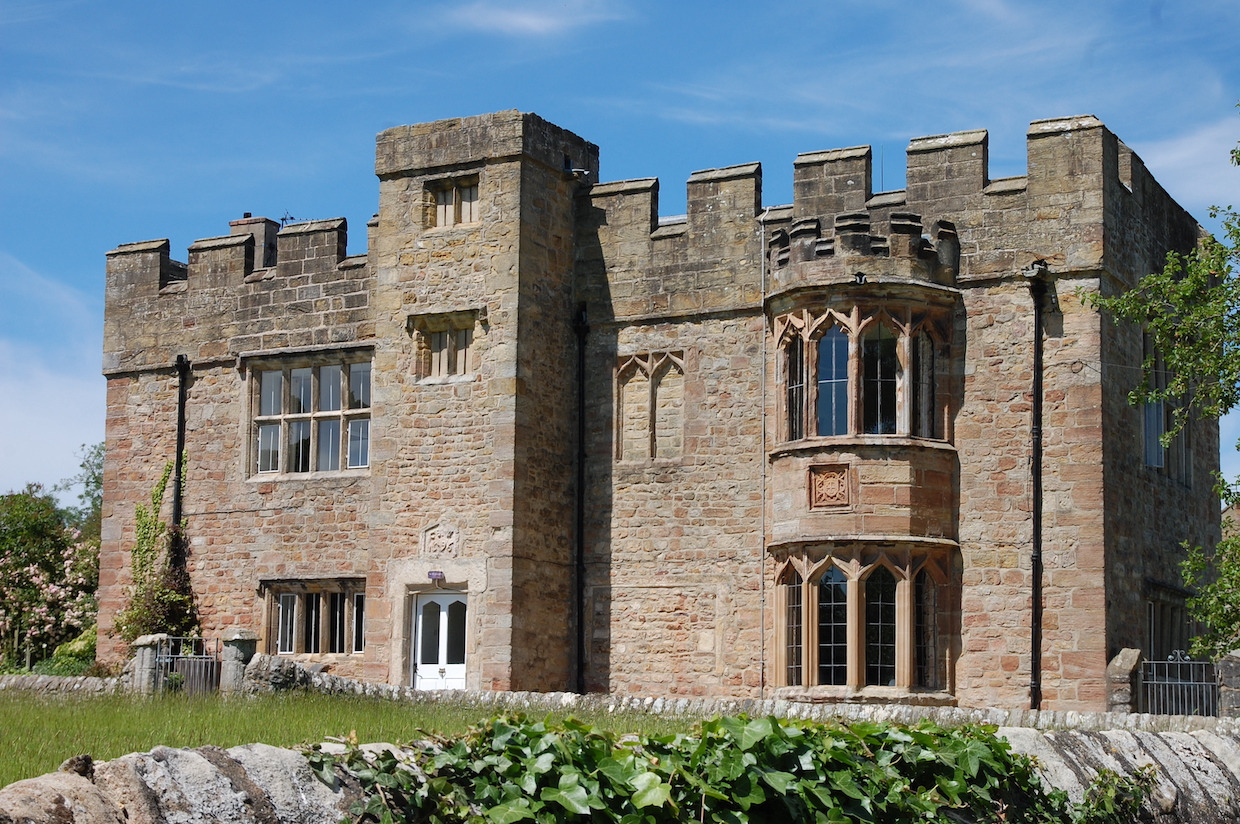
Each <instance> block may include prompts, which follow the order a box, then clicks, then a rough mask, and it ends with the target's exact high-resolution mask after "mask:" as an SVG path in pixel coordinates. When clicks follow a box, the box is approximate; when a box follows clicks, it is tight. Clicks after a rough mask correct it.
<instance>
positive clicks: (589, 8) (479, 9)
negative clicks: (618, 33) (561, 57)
mask: <svg viewBox="0 0 1240 824" xmlns="http://www.w3.org/2000/svg"><path fill="white" fill-rule="evenodd" d="M626 16H627V12H626V10H625V8H624V6H623V5H621V4H619V3H616V2H611V1H610V0H560V1H559V2H550V1H548V0H533V1H532V2H531V1H530V0H527V1H526V2H517V3H510V2H500V0H475V2H472V3H465V4H463V5H454V6H453V7H452V8H450V9H448V10H446V11H445V13H444V15H443V19H444V21H445V22H448V23H452V24H455V25H457V26H460V27H461V28H467V29H475V30H478V31H488V32H493V33H496V34H502V35H507V36H510V37H545V36H550V35H557V34H563V33H565V32H568V31H571V30H574V29H580V28H585V27H587V26H593V25H597V24H599V23H605V22H609V21H613V20H620V19H623V18H624V17H626Z"/></svg>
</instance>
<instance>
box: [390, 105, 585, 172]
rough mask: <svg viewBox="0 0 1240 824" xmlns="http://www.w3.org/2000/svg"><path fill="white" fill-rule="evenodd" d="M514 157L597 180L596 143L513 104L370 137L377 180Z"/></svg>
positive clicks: (472, 165) (443, 170)
mask: <svg viewBox="0 0 1240 824" xmlns="http://www.w3.org/2000/svg"><path fill="white" fill-rule="evenodd" d="M518 157H527V158H530V159H532V160H534V161H537V162H539V163H541V164H543V165H545V166H548V167H549V168H552V169H558V170H562V171H564V172H565V173H570V174H571V173H572V172H573V171H574V170H581V171H583V172H584V173H585V176H586V177H587V178H588V180H589V181H590V182H595V181H597V180H598V168H599V167H598V146H596V145H594V144H593V143H591V142H589V141H588V140H584V139H583V138H581V137H579V136H577V135H576V134H573V133H572V132H570V131H568V130H567V129H562V128H560V127H559V126H556V125H555V124H553V123H549V122H548V121H546V120H543V119H542V118H541V117H539V116H538V115H536V114H532V113H525V112H519V111H517V110H516V109H509V110H507V111H502V112H494V113H492V114H483V115H475V116H473V117H455V118H450V119H446V120H436V121H433V122H431V123H418V124H415V125H412V126H397V127H395V128H392V129H387V130H385V131H383V132H380V133H379V136H378V137H377V138H376V140H375V174H376V175H377V176H378V177H379V179H380V180H384V179H387V178H391V177H397V176H401V175H408V174H415V175H416V174H450V173H451V172H453V171H455V170H463V169H469V168H471V167H472V168H476V167H477V166H478V165H480V164H483V163H487V162H494V161H499V160H512V159H515V158H518Z"/></svg>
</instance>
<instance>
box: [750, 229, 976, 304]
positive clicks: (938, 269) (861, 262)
mask: <svg viewBox="0 0 1240 824" xmlns="http://www.w3.org/2000/svg"><path fill="white" fill-rule="evenodd" d="M887 223H888V225H889V227H890V232H889V233H888V234H874V233H872V232H871V226H872V221H871V215H870V213H869V212H868V211H861V212H848V213H845V214H839V215H836V216H835V226H834V232H833V233H830V234H827V233H824V232H823V231H822V223H821V221H820V220H819V219H818V218H801V219H799V220H796V221H794V222H793V223H792V225H791V226H790V227H789V228H787V229H783V228H780V229H776V230H775V231H774V232H772V233H771V235H770V237H769V238H768V240H767V265H768V267H769V275H768V282H767V294H768V295H769V296H775V295H779V294H781V293H783V292H787V291H789V290H794V289H802V288H805V287H812V286H830V285H836V284H862V283H879V282H886V281H910V282H913V281H919V282H922V283H931V284H938V285H940V286H954V285H955V282H956V274H957V272H958V271H959V268H960V238H959V237H958V235H957V234H956V227H955V225H954V224H953V223H952V222H951V221H947V220H938V221H935V223H934V224H933V225H932V226H930V227H928V228H927V229H926V230H925V231H923V226H922V219H921V217H920V216H919V215H915V214H911V213H909V212H894V213H892V214H891V215H890V217H889V219H888V221H887Z"/></svg>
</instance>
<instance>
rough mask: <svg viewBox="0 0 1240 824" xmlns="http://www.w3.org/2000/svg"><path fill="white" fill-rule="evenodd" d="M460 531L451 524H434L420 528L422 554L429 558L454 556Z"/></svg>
mask: <svg viewBox="0 0 1240 824" xmlns="http://www.w3.org/2000/svg"><path fill="white" fill-rule="evenodd" d="M459 543H460V531H459V530H458V529H457V528H456V527H455V526H452V525H451V524H434V525H433V526H428V527H427V528H426V529H424V530H422V555H424V556H426V557H429V558H455V557H456V554H457V549H458V545H459Z"/></svg>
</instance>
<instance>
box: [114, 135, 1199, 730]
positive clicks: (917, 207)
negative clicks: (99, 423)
mask: <svg viewBox="0 0 1240 824" xmlns="http://www.w3.org/2000/svg"><path fill="white" fill-rule="evenodd" d="M1028 145H1029V168H1028V174H1027V175H1025V176H1023V177H1019V178H1008V179H1001V180H990V179H989V177H988V166H987V157H986V146H987V143H986V133H985V132H982V131H978V132H964V133H957V134H952V135H944V136H937V137H929V138H919V139H916V140H914V141H912V143H911V144H910V146H909V156H908V173H907V186H906V188H905V189H904V190H902V191H897V192H882V193H875V192H873V191H872V189H871V179H872V178H871V154H870V150H869V148H868V147H857V148H851V149H839V150H833V151H826V152H815V153H811V154H805V155H801V156H800V157H798V158H797V159H796V162H795V163H794V167H793V181H794V202H793V203H792V204H791V205H786V206H770V207H764V206H763V203H762V194H761V180H762V170H761V168H760V167H759V166H758V165H756V164H752V165H742V166H734V167H730V168H725V169H714V170H707V171H704V172H698V173H695V174H694V175H693V176H692V177H691V178H690V179H689V181H688V199H687V214H686V215H685V216H683V217H681V218H674V219H660V218H659V212H658V208H659V207H658V192H659V182H658V181H657V180H653V179H650V180H632V181H622V182H617V183H598V182H596V181H597V180H598V168H599V167H598V149H597V148H596V147H595V146H593V145H592V144H590V143H588V142H586V141H584V140H582V139H581V138H579V137H577V136H576V135H573V134H571V133H569V132H567V131H564V130H562V129H559V128H558V127H556V126H553V125H551V124H549V123H547V122H545V121H543V120H541V119H539V118H538V117H537V116H535V115H529V114H521V113H517V112H501V113H497V114H491V115H483V116H480V117H472V118H463V119H458V120H447V121H439V122H436V123H428V124H421V125H417V126H407V127H401V128H397V129H391V130H388V131H386V132H384V133H382V134H381V135H380V136H379V138H378V147H377V152H376V173H377V175H378V177H379V209H378V214H377V215H376V217H375V219H373V220H372V221H371V222H370V224H369V226H368V229H369V237H368V244H367V252H366V254H364V255H357V256H352V257H350V256H347V254H346V226H345V222H344V221H343V220H335V221H319V222H315V223H306V224H294V225H288V226H284V227H281V226H279V224H276V223H274V222H272V221H270V220H266V219H264V218H253V217H249V216H246V217H245V218H243V219H241V220H238V221H234V222H233V223H232V224H231V227H230V234H229V235H227V236H224V237H220V238H211V239H207V240H202V241H198V242H197V243H195V244H194V245H193V246H192V247H191V248H190V250H189V259H188V263H187V264H181V263H178V262H176V261H173V260H172V259H171V257H170V250H169V244H168V242H167V241H151V242H145V243H135V244H125V245H122V246H120V247H118V248H117V249H115V250H113V251H112V252H110V253H109V255H108V282H107V289H108V293H107V311H106V323H105V342H104V371H105V374H106V375H107V377H108V422H107V460H106V464H105V505H104V506H105V510H104V515H105V527H104V529H105V531H104V549H103V560H102V571H101V602H102V610H101V612H102V616H101V623H100V628H101V634H102V635H101V637H108V634H109V632H110V631H111V629H112V624H111V622H112V620H113V617H114V615H115V613H116V611H117V610H118V609H119V608H120V607H121V605H122V604H123V603H124V598H125V593H126V587H127V585H128V580H129V578H128V568H127V563H128V553H127V551H126V550H127V547H128V546H129V545H130V543H131V541H132V534H133V508H134V505H135V504H136V503H138V502H140V501H143V500H145V499H146V497H147V495H148V494H149V490H150V487H151V485H152V484H153V483H154V482H155V480H156V479H157V478H158V477H159V474H160V472H161V471H162V468H163V465H164V463H165V462H166V461H170V460H172V458H173V456H174V452H175V432H176V419H177V373H176V369H175V362H176V358H177V356H178V355H183V356H185V357H186V358H188V360H189V361H190V364H191V376H192V377H191V385H190V387H189V392H188V398H187V402H186V405H185V418H186V422H187V436H186V453H187V456H188V463H187V465H186V467H187V468H186V478H185V499H184V510H185V517H186V521H187V534H188V536H189V538H190V541H191V554H190V558H189V567H190V574H191V578H192V580H193V582H194V587H195V591H196V592H197V594H198V599H199V606H200V609H201V612H202V615H203V619H204V624H205V626H204V630H205V631H206V632H207V633H208V634H217V633H220V632H222V631H224V630H225V629H227V628H231V627H235V628H240V629H250V630H254V631H256V632H258V633H259V634H260V636H261V638H262V640H261V642H260V649H261V650H263V651H265V652H268V653H272V654H277V653H279V654H287V655H290V656H293V657H295V658H297V659H298V660H302V661H303V662H310V663H313V662H318V663H325V664H328V665H329V666H330V667H331V668H332V670H333V671H335V672H338V673H340V674H342V675H349V676H358V677H363V678H366V679H368V680H372V681H379V682H388V683H393V684H410V683H412V684H414V685H415V686H419V687H421V688H427V689H430V688H445V687H447V688H452V687H460V688H471V689H526V690H559V689H571V688H574V687H575V686H576V685H577V684H578V683H581V684H583V685H584V686H585V687H586V688H588V689H590V690H607V691H611V692H619V693H645V694H659V695H669V696H733V697H760V696H765V697H773V696H779V697H783V698H792V699H800V700H816V701H871V700H873V701H888V700H897V701H908V702H914V703H934V704H952V703H957V704H960V705H964V706H983V705H993V706H1003V707H1020V706H1026V705H1028V703H1029V700H1030V685H1031V680H1033V678H1034V675H1035V673H1034V672H1033V667H1034V666H1035V664H1038V662H1037V658H1038V657H1040V664H1039V665H1038V672H1037V673H1036V675H1037V676H1038V679H1037V680H1038V681H1039V682H1040V688H1041V695H1042V701H1043V706H1045V707H1046V708H1048V709H1105V707H1106V680H1105V668H1106V663H1107V660H1108V659H1109V657H1111V656H1112V655H1113V654H1114V653H1115V652H1117V651H1118V650H1119V649H1121V648H1124V647H1138V648H1145V649H1150V648H1151V642H1150V639H1149V638H1147V635H1148V634H1149V633H1150V632H1154V633H1157V634H1159V635H1160V637H1165V636H1168V632H1169V631H1168V629H1167V628H1166V627H1163V626H1154V624H1157V623H1158V621H1160V620H1164V618H1165V616H1167V615H1173V614H1175V608H1176V607H1177V604H1178V601H1177V599H1182V595H1183V593H1182V592H1181V591H1180V590H1178V589H1177V583H1178V580H1179V578H1178V573H1177V570H1176V562H1177V560H1178V559H1177V553H1178V549H1177V548H1178V546H1179V544H1180V542H1181V541H1182V540H1184V539H1188V540H1190V541H1193V542H1206V541H1208V540H1209V539H1210V538H1211V537H1212V536H1213V535H1215V534H1216V532H1217V529H1218V516H1217V511H1216V507H1215V501H1214V500H1213V498H1212V495H1211V492H1210V481H1209V479H1210V477H1211V472H1212V470H1213V469H1214V468H1215V466H1216V463H1217V429H1216V428H1215V427H1214V426H1213V425H1212V424H1208V423H1205V422H1197V423H1195V424H1194V425H1193V427H1192V430H1191V432H1189V434H1188V436H1187V437H1186V439H1185V441H1184V442H1182V443H1178V444H1175V445H1173V446H1172V447H1170V448H1168V449H1165V450H1162V449H1161V448H1154V449H1152V450H1151V449H1147V448H1146V444H1145V441H1146V439H1147V438H1149V437H1150V433H1152V432H1154V430H1156V429H1157V425H1158V418H1157V416H1156V415H1154V416H1153V417H1151V413H1150V412H1149V411H1147V410H1143V409H1141V408H1136V407H1132V406H1130V405H1129V404H1128V403H1127V400H1126V396H1127V393H1128V391H1129V390H1130V389H1131V388H1132V387H1133V386H1134V385H1135V384H1136V382H1137V380H1138V379H1139V374H1140V364H1141V360H1142V353H1143V350H1142V340H1141V335H1140V331H1139V330H1134V329H1128V328H1123V327H1117V326H1115V325H1114V324H1112V323H1111V322H1110V320H1109V319H1107V318H1105V317H1102V316H1100V315H1099V314H1098V313H1097V312H1096V311H1095V310H1093V309H1092V308H1090V307H1089V306H1088V305H1086V304H1085V303H1084V302H1083V300H1082V297H1083V295H1086V294H1088V293H1090V292H1094V291H1102V292H1104V293H1107V294H1112V293H1115V292H1117V291H1119V290H1122V289H1124V288H1127V286H1129V285H1131V284H1132V283H1133V282H1135V279H1136V278H1137V277H1139V276H1140V275H1141V274H1144V273H1145V272H1147V271H1152V270H1153V269H1155V268H1157V267H1158V266H1159V265H1160V264H1161V260H1162V258H1163V256H1164V255H1165V253H1166V251H1167V250H1168V249H1185V248H1188V247H1190V246H1191V244H1192V243H1193V242H1194V240H1195V238H1196V236H1197V232H1198V231H1199V229H1198V227H1197V225H1196V223H1195V222H1194V221H1193V220H1192V219H1191V218H1190V217H1189V216H1188V215H1187V214H1186V213H1185V212H1184V211H1183V210H1182V209H1181V208H1180V207H1179V206H1177V205H1176V204H1175V203H1174V202H1173V201H1172V200H1171V199H1170V198H1169V197H1168V196H1167V194H1166V193H1165V192H1164V191H1163V190H1162V189H1161V188H1160V187H1159V186H1158V184H1157V183H1156V182H1154V180H1153V179H1152V178H1151V177H1150V175H1149V174H1148V173H1147V172H1146V171H1145V169H1144V167H1143V166H1142V165H1141V163H1140V160H1139V159H1138V158H1137V157H1136V156H1135V155H1134V154H1133V153H1132V152H1131V151H1129V150H1128V149H1127V148H1126V147H1125V146H1124V145H1123V144H1122V143H1120V142H1119V141H1118V140H1117V139H1116V138H1115V137H1114V135H1112V134H1111V133H1110V132H1109V131H1107V129H1106V128H1105V127H1104V126H1103V125H1102V124H1101V123H1100V122H1099V121H1097V120H1096V119H1094V118H1092V117H1077V118H1064V119H1056V120H1046V121H1038V122H1035V123H1034V124H1033V125H1032V126H1031V127H1030V130H1029V144H1028ZM1035 279H1036V280H1037V281H1038V283H1039V284H1040V285H1037V286H1031V282H1032V281H1033V280H1035ZM1040 290H1044V291H1045V293H1046V297H1045V298H1043V299H1042V303H1041V309H1042V316H1043V319H1044V322H1043V328H1042V332H1043V334H1042V336H1041V339H1040V340H1037V339H1035V331H1036V330H1035V326H1034V311H1033V310H1034V299H1035V296H1036V295H1037V294H1038V293H1039V291H1040ZM1037 346H1041V357H1042V385H1043V392H1042V394H1041V397H1040V398H1038V397H1035V396H1034V380H1033V378H1034V375H1033V369H1034V359H1035V349H1036V347H1037ZM579 356H582V357H583V358H584V361H583V366H584V370H583V374H584V381H583V382H581V383H580V385H579V380H578V358H579ZM1039 408H1040V409H1041V414H1042V421H1043V424H1042V437H1043V440H1042V452H1041V457H1042V474H1041V489H1042V495H1041V499H1040V503H1041V506H1040V518H1041V547H1042V559H1043V566H1044V572H1043V575H1042V589H1041V594H1040V598H1041V603H1042V605H1043V608H1044V610H1043V615H1042V620H1041V626H1040V627H1038V628H1036V629H1035V627H1034V626H1033V623H1034V621H1033V611H1032V608H1031V606H1032V603H1033V597H1034V594H1033V587H1034V580H1033V576H1032V570H1033V564H1032V556H1033V552H1034V540H1033V538H1034V535H1033V524H1034V513H1035V509H1039V508H1037V507H1035V506H1034V500H1033V495H1034V489H1035V483H1034V481H1035V479H1034V477H1033V475H1032V472H1033V466H1034V462H1033V460H1032V458H1033V452H1032V450H1033V438H1032V434H1033V433H1032V432H1031V429H1032V426H1033V421H1034V415H1035V411H1036V410H1037V409H1039ZM579 410H581V413H583V414H580V413H579ZM579 426H580V427H581V429H580V431H581V432H582V433H583V438H582V439H579V438H578V432H579ZM1151 427H1153V428H1151ZM579 519H580V524H579ZM578 570H580V574H579V573H578ZM1160 616H1162V617H1160ZM1151 617H1153V619H1154V620H1153V621H1151ZM1177 631H1178V630H1177ZM1037 633H1040V639H1041V644H1040V649H1039V653H1040V656H1034V655H1033V650H1032V647H1031V643H1032V640H1033V638H1034V637H1036V636H1037ZM1170 634H1171V635H1174V632H1171V633H1170ZM101 643H103V647H102V648H103V649H104V652H103V653H102V654H103V655H105V656H112V657H114V656H116V655H118V654H119V653H120V651H121V648H122V646H121V644H120V643H119V641H117V640H116V639H112V641H111V642H110V644H111V645H110V646H109V645H108V642H101ZM578 649H580V650H581V651H582V653H583V657H582V658H580V659H579V657H578V654H577V651H578Z"/></svg>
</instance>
